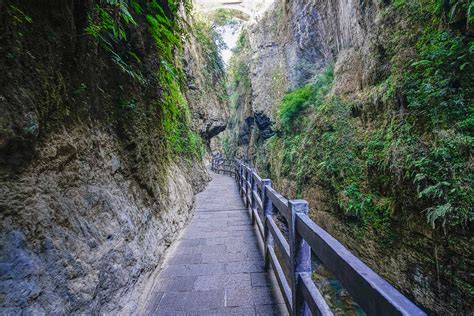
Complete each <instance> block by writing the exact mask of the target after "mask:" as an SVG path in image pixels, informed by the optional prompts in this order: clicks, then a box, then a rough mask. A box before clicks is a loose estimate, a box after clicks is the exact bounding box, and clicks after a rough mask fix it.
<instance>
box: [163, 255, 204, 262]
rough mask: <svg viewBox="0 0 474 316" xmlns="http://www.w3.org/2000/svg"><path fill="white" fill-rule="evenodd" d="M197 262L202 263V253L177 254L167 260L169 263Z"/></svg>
mask: <svg viewBox="0 0 474 316" xmlns="http://www.w3.org/2000/svg"><path fill="white" fill-rule="evenodd" d="M189 263H191V264H196V263H202V254H200V253H194V254H175V255H174V256H173V257H172V258H170V259H169V260H168V262H167V265H173V264H189Z"/></svg>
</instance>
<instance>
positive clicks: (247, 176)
mask: <svg viewBox="0 0 474 316" xmlns="http://www.w3.org/2000/svg"><path fill="white" fill-rule="evenodd" d="M223 161H227V163H226V164H225V165H227V166H228V165H229V164H230V165H232V166H233V168H234V172H233V174H234V176H235V178H236V181H237V183H238V185H239V192H240V195H241V197H242V199H243V201H244V204H245V207H246V208H247V209H248V210H249V211H250V215H251V219H252V223H254V224H256V225H257V227H258V231H259V233H260V236H261V238H262V240H263V243H264V252H265V253H264V260H265V267H266V268H269V267H270V266H271V267H272V268H273V271H274V273H275V275H276V279H277V282H278V286H279V288H280V290H281V293H282V295H283V298H284V300H285V304H286V306H287V308H288V311H289V312H290V314H291V315H309V314H313V315H333V313H332V311H331V309H330V308H329V305H328V303H327V302H326V301H325V299H324V297H323V295H322V294H321V293H320V291H319V290H318V288H317V286H316V285H315V283H314V282H313V280H312V279H311V274H312V269H311V253H312V252H314V253H315V254H316V255H317V257H318V259H319V260H320V261H321V262H322V263H323V264H324V266H325V267H326V268H327V269H328V270H329V271H330V272H331V273H333V275H334V276H335V277H336V278H338V280H339V281H340V282H341V283H342V285H343V286H344V287H345V288H346V289H347V291H348V292H349V293H350V294H351V295H352V297H353V298H354V299H355V300H356V301H357V303H358V304H359V305H360V306H361V307H362V308H363V309H364V311H365V312H366V313H367V314H368V315H426V313H425V312H424V311H423V310H421V309H420V308H419V307H418V306H416V305H415V304H414V303H413V302H411V301H410V300H409V299H408V298H406V297H405V296H404V295H403V294H402V293H400V292H399V291H398V290H397V289H395V288H394V287H393V286H392V285H390V284H389V283H388V282H387V281H385V280H384V279H383V278H381V277H380V276H379V275H378V274H377V273H375V272H374V271H373V270H372V269H370V268H369V267H368V266H367V265H366V264H364V263H363V262H362V261H361V260H360V259H358V258H357V257H356V256H354V255H353V254H352V253H351V252H350V251H349V250H348V249H347V248H345V247H344V246H343V245H342V244H341V243H340V242H338V241H337V240H336V239H335V238H334V237H332V236H331V235H330V234H328V233H327V232H326V231H325V230H324V229H322V228H321V227H319V226H318V225H317V224H316V223H315V222H314V221H313V220H311V219H310V218H309V216H308V209H309V207H308V203H307V202H306V201H304V200H288V199H287V198H285V197H284V196H282V195H281V194H280V193H278V192H277V191H276V190H275V189H274V188H272V182H271V180H270V179H262V178H261V177H260V176H259V175H258V174H257V173H256V172H255V169H252V168H250V166H249V165H248V164H246V163H244V162H243V161H241V160H237V159H235V160H231V162H230V163H229V160H228V159H223V158H220V160H219V161H216V166H218V165H219V164H220V165H224V162H223ZM213 165H214V162H213ZM216 170H219V168H217V167H216ZM277 213H278V214H280V215H281V216H283V217H284V218H285V220H286V223H287V228H288V233H287V234H286V235H287V238H288V240H287V239H286V238H285V235H284V234H283V233H282V232H281V230H280V229H279V227H278V225H277V223H276V222H275V219H274V215H276V214H277ZM275 245H276V248H275Z"/></svg>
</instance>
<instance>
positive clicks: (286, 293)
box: [267, 247, 292, 311]
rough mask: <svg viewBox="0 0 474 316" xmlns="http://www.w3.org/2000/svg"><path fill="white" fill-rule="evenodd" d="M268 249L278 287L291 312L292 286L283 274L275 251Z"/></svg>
mask: <svg viewBox="0 0 474 316" xmlns="http://www.w3.org/2000/svg"><path fill="white" fill-rule="evenodd" d="M267 248H268V249H267V251H268V253H269V257H270V263H271V265H272V268H273V271H274V272H275V276H276V279H277V282H278V286H279V287H280V290H281V293H282V294H283V299H284V300H285V304H286V306H287V308H288V310H289V311H291V309H292V307H291V302H292V298H291V289H290V285H289V284H288V280H287V279H286V277H285V273H284V272H283V269H282V268H281V265H280V262H278V259H277V257H276V254H275V250H274V249H273V248H271V247H267Z"/></svg>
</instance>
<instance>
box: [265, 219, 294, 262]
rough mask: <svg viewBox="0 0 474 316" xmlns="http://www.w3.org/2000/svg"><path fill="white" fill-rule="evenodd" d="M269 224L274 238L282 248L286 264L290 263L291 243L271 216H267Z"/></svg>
mask: <svg viewBox="0 0 474 316" xmlns="http://www.w3.org/2000/svg"><path fill="white" fill-rule="evenodd" d="M267 224H268V228H269V229H270V232H271V234H272V236H273V240H274V241H275V242H276V244H277V246H278V248H279V249H280V251H281V253H282V255H283V258H284V259H285V261H286V264H287V265H289V264H290V245H289V244H288V242H287V241H286V239H285V237H283V234H282V233H281V231H280V229H279V228H278V227H277V225H276V223H275V221H274V220H273V218H272V217H271V216H267Z"/></svg>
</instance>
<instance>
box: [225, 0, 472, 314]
mask: <svg viewBox="0 0 474 316" xmlns="http://www.w3.org/2000/svg"><path fill="white" fill-rule="evenodd" d="M391 8H393V7H392V6H391V3H390V1H375V0H374V1H357V0H349V1H339V0H331V1H322V0H295V1H283V0H282V1H276V4H275V7H274V8H272V9H271V10H269V11H268V12H267V13H266V14H265V16H264V17H263V18H262V19H261V20H259V21H257V22H256V23H255V24H253V25H250V26H248V28H247V29H246V31H245V32H244V35H243V36H242V38H241V41H240V43H241V45H240V47H239V49H238V50H237V52H236V56H235V57H234V60H233V63H234V64H233V65H234V68H233V69H234V70H233V74H232V76H233V77H231V80H232V82H233V84H231V88H232V92H233V93H234V96H233V98H232V100H233V101H232V102H233V107H232V111H231V119H230V123H229V128H228V133H227V136H226V139H224V147H225V148H226V151H227V154H228V155H237V156H243V157H248V158H249V159H250V160H252V161H253V162H254V164H255V165H256V167H257V170H258V171H259V173H261V174H262V175H263V176H268V177H271V178H272V180H273V184H274V185H275V186H276V187H277V188H278V189H279V190H280V191H281V192H283V193H284V194H286V195H287V196H288V197H290V198H300V197H302V198H305V199H307V200H308V201H309V202H310V206H311V207H312V217H313V218H314V219H315V221H316V222H317V223H318V224H320V225H321V226H322V227H324V228H325V229H327V230H328V231H329V232H330V233H331V234H332V235H333V236H335V237H336V238H337V239H338V240H340V241H341V242H342V243H343V244H345V245H346V246H347V247H348V248H349V249H351V250H352V251H354V252H355V253H356V254H358V255H359V256H360V257H361V258H362V260H363V261H364V262H366V263H367V264H368V265H369V266H371V267H372V268H373V269H374V270H376V271H377V272H378V273H380V274H381V275H382V276H383V277H385V278H386V279H388V280H389V281H390V282H391V283H392V284H394V285H395V286H396V287H398V288H399V289H400V290H401V291H402V292H404V293H405V294H406V295H408V296H409V297H410V298H411V299H413V300H414V301H415V302H416V303H417V304H419V305H420V306H422V307H423V308H425V309H426V310H428V311H430V312H432V313H434V314H440V315H444V314H462V313H467V314H469V313H472V312H473V304H474V298H473V295H472V284H474V280H473V279H472V275H470V272H469V271H472V269H473V265H474V261H473V260H472V259H473V254H474V249H473V244H472V227H470V226H469V225H467V227H464V228H459V227H457V228H453V229H448V230H446V229H445V230H443V229H439V227H438V228H436V229H434V228H432V227H431V226H430V225H429V224H427V223H426V211H423V204H422V202H420V201H419V200H417V197H416V193H413V192H416V190H417V189H416V187H415V186H414V185H413V183H414V182H409V181H408V180H406V179H404V180H403V182H401V183H399V184H398V185H397V184H393V183H391V182H390V181H392V180H391V179H393V178H390V177H397V175H398V176H399V175H401V174H403V172H405V171H403V170H402V167H401V166H400V165H396V164H395V163H394V165H395V166H390V168H391V169H390V171H387V170H385V171H377V170H376V167H373V166H371V165H370V161H366V166H367V165H368V167H367V168H368V171H367V174H368V175H367V177H368V178H367V181H368V184H367V186H368V187H370V186H373V187H377V186H378V187H379V188H380V189H378V190H379V191H378V192H379V194H380V195H382V196H389V197H390V199H391V200H389V201H392V200H393V201H394V202H393V204H392V205H394V206H393V207H391V211H390V215H388V218H389V219H387V220H386V222H384V223H388V222H390V224H387V225H390V227H391V228H390V229H391V232H390V234H392V235H391V236H392V237H390V238H394V239H392V241H391V244H390V245H389V246H387V247H385V246H381V244H383V242H382V241H381V239H380V238H379V237H378V234H379V232H378V231H377V229H380V230H382V228H380V227H379V228H367V227H371V226H370V225H372V224H367V222H365V221H366V219H364V224H357V221H358V220H357V216H358V215H356V216H353V217H351V216H347V213H348V211H347V210H344V209H343V208H344V206H341V205H342V204H343V202H344V201H346V200H347V199H348V198H347V196H344V195H343V194H347V192H348V191H347V190H346V191H343V193H341V192H337V190H336V189H334V187H331V185H330V184H329V183H328V182H329V181H328V180H327V177H326V178H324V177H321V176H320V175H319V174H318V172H321V171H319V170H321V169H323V168H326V167H327V169H329V168H334V169H335V170H342V171H337V172H340V173H338V174H336V175H335V177H340V178H341V179H343V178H344V177H350V175H351V172H352V171H351V170H350V169H347V170H346V169H342V168H339V166H338V165H339V164H341V165H342V164H343V163H344V161H343V160H340V161H335V165H331V166H327V165H325V164H327V162H326V161H324V160H323V159H322V158H321V156H322V155H323V153H322V152H323V151H325V150H326V149H327V148H326V147H323V148H321V147H318V146H319V143H323V142H324V141H326V143H329V141H328V139H329V140H331V139H333V138H334V137H339V138H340V139H341V142H351V141H352V139H357V137H360V138H361V139H363V141H361V142H360V143H356V142H355V141H354V146H360V147H359V149H357V148H356V149H354V152H355V153H357V152H365V149H364V148H365V147H363V146H364V145H363V144H364V143H363V142H365V141H366V140H367V139H368V135H370V133H372V132H373V131H374V130H376V129H377V128H379V129H380V130H383V128H384V127H380V126H387V124H389V123H388V122H390V120H394V117H395V119H397V118H398V117H403V115H405V113H406V111H407V108H406V107H407V98H406V96H405V95H404V93H403V91H402V89H401V88H400V87H399V86H396V85H394V86H395V87H393V86H390V84H386V82H385V81H384V80H386V79H387V78H389V80H390V79H392V78H394V77H396V76H400V75H399V73H396V72H395V71H394V70H393V69H394V68H395V67H394V66H393V65H397V63H398V64H403V63H404V65H409V64H410V63H412V62H413V61H411V58H412V57H413V56H415V53H414V50H415V45H416V44H415V43H416V39H418V38H419V37H421V35H420V32H421V31H420V30H422V29H423V27H424V26H423V25H418V24H417V23H418V22H413V21H411V22H410V20H409V19H407V18H406V15H405V16H404V15H403V14H402V13H401V11H400V12H398V11H393V10H392V9H391ZM390 10H392V11H390ZM457 23H458V25H460V23H459V22H457ZM462 32H466V31H465V30H464V31H462ZM467 32H469V31H467ZM400 34H405V35H404V36H400ZM471 35H472V33H471ZM328 65H329V66H331V65H333V69H334V80H333V81H332V85H331V89H330V92H329V93H328V98H336V99H337V100H342V101H340V102H341V103H343V102H346V103H347V104H349V105H348V106H347V107H348V109H340V110H339V111H340V112H336V113H335V114H334V113H333V112H330V110H326V112H324V109H323V110H321V111H322V112H323V114H315V111H316V110H314V108H311V106H313V105H310V106H309V109H308V110H306V111H303V112H302V114H301V116H302V117H303V118H301V119H300V120H299V121H297V122H295V123H294V124H301V125H293V129H294V130H296V131H297V132H294V131H293V132H292V133H296V136H291V137H292V138H290V137H289V136H287V134H286V133H287V132H286V131H285V129H284V128H283V127H282V126H281V124H282V123H281V120H280V119H279V115H280V113H279V108H280V104H281V102H282V99H283V98H284V96H285V95H286V94H287V93H288V91H291V90H293V89H295V88H297V87H301V86H303V85H304V84H306V83H308V82H312V81H313V80H314V78H315V76H316V75H318V74H319V73H321V72H322V71H323V69H325V68H327V66H328ZM389 80H387V82H390V81H389ZM390 89H392V90H390ZM387 91H388V92H387ZM390 91H394V92H393V98H389V97H387V95H391V93H392V92H390ZM295 102H296V101H295ZM338 102H339V101H338ZM345 113H348V114H347V122H346V123H342V124H343V125H341V126H342V127H341V126H338V125H337V124H338V123H337V119H338V118H339V117H341V116H342V115H346V114H345ZM321 115H322V116H321ZM324 115H327V117H326V118H325V117H324ZM331 115H332V116H331ZM337 115H339V116H337ZM305 118H306V121H305ZM331 118H333V120H332V119H331ZM258 121H260V122H264V123H263V124H262V123H260V124H258V123H257V122H258ZM344 124H345V126H348V128H347V129H345V130H344V132H343V133H342V134H336V132H337V129H342V128H343V127H344ZM298 133H299V134H298ZM324 133H327V134H325V135H326V136H324V137H328V138H326V139H325V138H323V136H320V135H321V134H324ZM331 133H334V135H336V136H333V134H331ZM272 135H276V136H275V137H271V136H272ZM308 135H309V136H308ZM354 135H355V136H354ZM425 135H426V134H425ZM329 137H333V138H329ZM338 144H339V143H338ZM290 146H293V147H291V148H293V149H288V148H290ZM341 146H342V145H341ZM344 146H346V147H343V149H341V151H345V149H344V148H349V147H347V146H349V145H344ZM350 146H352V145H350ZM285 148H287V149H288V150H286V149H285ZM387 155H391V156H384V158H383V159H385V160H396V159H397V157H396V155H397V153H396V150H394V151H392V152H390V153H389V154H387ZM330 156H332V157H336V158H339V154H338V152H337V150H336V151H334V153H332V154H330ZM347 159H349V161H348V163H350V164H353V165H355V163H356V161H357V160H358V159H362V158H360V157H358V156H357V155H353V156H351V157H349V158H347ZM296 165H299V166H300V167H301V168H300V169H296ZM338 168H339V169H338ZM371 168H372V169H371ZM315 170H316V171H315ZM466 170H467V169H466ZM377 172H380V173H382V174H383V176H380V175H379V174H377ZM390 172H393V174H394V175H390V176H388V175H387V174H389V173H390ZM379 176H380V178H381V179H382V180H380V181H381V182H377V181H379V180H376V179H379ZM377 183H378V184H377ZM341 185H342V184H341ZM401 187H404V188H410V189H409V190H408V191H410V190H411V193H406V192H403V190H402V189H401ZM413 195H415V197H413ZM335 196H336V197H335ZM340 196H343V197H342V198H340V199H339V197H340ZM336 199H339V200H338V202H335V200H336ZM345 199H346V200H345ZM411 199H413V201H414V202H412V200H411ZM341 201H342V202H341ZM380 201H381V203H383V199H381V200H380ZM408 201H410V202H408ZM369 202H370V201H369ZM367 221H369V220H367ZM374 225H380V223H379V224H374ZM373 227H376V226H373Z"/></svg>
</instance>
